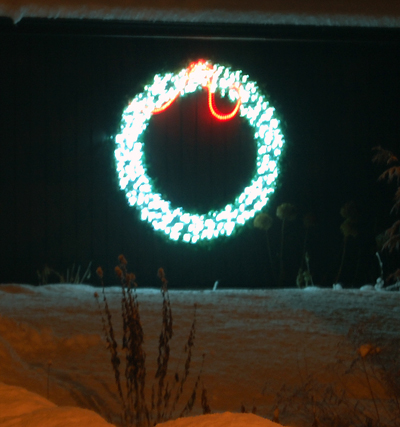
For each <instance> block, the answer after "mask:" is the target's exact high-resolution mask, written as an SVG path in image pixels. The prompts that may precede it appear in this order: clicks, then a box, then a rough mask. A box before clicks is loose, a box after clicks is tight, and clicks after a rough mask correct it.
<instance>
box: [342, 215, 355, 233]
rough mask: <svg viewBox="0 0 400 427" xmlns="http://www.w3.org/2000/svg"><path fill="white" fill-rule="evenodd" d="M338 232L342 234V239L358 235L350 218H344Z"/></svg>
mask: <svg viewBox="0 0 400 427" xmlns="http://www.w3.org/2000/svg"><path fill="white" fill-rule="evenodd" d="M340 230H341V232H342V233H343V236H344V237H349V236H352V237H357V235H358V229H357V224H356V223H355V222H354V221H352V220H351V219H350V218H346V219H345V220H344V221H343V223H342V225H341V226H340Z"/></svg>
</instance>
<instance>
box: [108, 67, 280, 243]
mask: <svg viewBox="0 0 400 427" xmlns="http://www.w3.org/2000/svg"><path fill="white" fill-rule="evenodd" d="M201 89H206V90H207V91H208V106H209V108H210V112H211V114H212V115H213V116H214V117H215V118H216V119H218V120H229V119H231V118H233V117H234V116H235V115H236V114H239V115H240V116H241V117H243V118H245V119H246V120H247V122H248V123H249V124H250V126H251V127H252V128H253V130H254V141H255V143H256V148H257V158H256V173H255V175H254V176H253V177H252V179H251V181H250V183H249V185H248V186H247V187H245V188H244V189H243V191H242V192H241V193H240V194H239V195H238V196H237V197H236V198H235V200H234V201H233V202H232V203H229V204H227V205H226V206H225V207H224V208H223V209H221V210H211V211H209V212H207V213H204V214H193V213H189V212H185V210H184V209H183V208H181V207H172V206H171V203H170V202H169V201H167V200H164V199H163V198H162V196H161V195H160V194H159V193H157V192H156V191H155V190H154V187H153V183H152V180H151V178H150V177H149V175H148V173H147V168H146V165H145V162H144V151H143V147H144V144H143V142H142V141H143V138H142V137H143V133H144V132H145V130H146V127H147V125H148V123H149V121H150V119H151V117H152V115H153V114H157V113H161V112H162V111H164V110H165V109H166V108H168V107H169V106H170V105H171V104H172V103H173V102H174V101H175V99H176V98H177V97H178V96H185V95H186V94H189V93H193V92H195V91H197V90H201ZM216 91H219V92H220V94H221V96H223V97H224V96H228V97H229V99H230V101H231V102H232V103H234V107H233V110H232V112H231V113H229V114H221V113H219V112H218V111H217V108H216V106H215V102H214V94H215V92H216ZM115 143H116V149H115V160H116V168H117V172H118V176H119V184H120V188H121V189H122V190H124V191H125V193H126V197H127V200H128V203H129V204H130V205H131V206H137V207H138V208H139V209H140V211H141V219H142V220H144V221H148V222H149V223H150V224H151V225H152V226H153V228H154V229H155V230H159V231H162V232H164V233H165V234H166V235H167V236H168V237H169V238H171V239H172V240H177V241H178V240H179V241H183V242H188V243H196V242H199V241H202V240H211V239H213V238H216V237H219V236H222V235H225V236H230V235H231V234H232V232H233V231H234V230H235V228H236V227H238V226H241V225H244V224H245V222H246V221H247V220H249V219H251V218H253V217H254V215H255V214H256V213H257V212H258V211H260V210H261V209H262V208H263V207H264V206H265V205H266V204H267V202H268V200H269V198H270V196H271V194H272V193H273V192H274V188H275V182H276V179H277V177H278V160H279V157H280V155H281V152H282V148H283V145H284V138H283V135H282V132H281V130H280V127H279V120H278V119H277V118H276V116H275V109H274V108H273V107H272V106H271V105H270V103H269V102H268V100H267V99H266V98H265V96H264V95H262V94H261V93H260V92H259V89H258V86H257V84H256V83H255V82H253V81H251V80H250V79H249V77H248V76H247V75H243V74H242V72H241V71H231V70H230V69H229V68H226V67H224V66H222V65H219V64H211V63H210V62H208V61H203V60H200V61H197V62H193V63H192V64H190V65H189V66H188V67H187V68H185V69H183V70H181V71H180V72H179V73H177V74H173V73H167V74H164V75H160V74H157V75H156V76H155V77H154V81H153V83H152V84H151V85H149V86H145V88H144V92H142V93H140V94H138V95H136V96H135V98H134V99H133V100H132V101H131V102H130V104H129V105H128V106H127V107H126V109H125V110H124V112H123V115H122V121H121V128H120V133H119V134H117V135H116V137H115Z"/></svg>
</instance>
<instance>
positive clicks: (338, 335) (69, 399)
mask: <svg viewBox="0 0 400 427" xmlns="http://www.w3.org/2000/svg"><path fill="white" fill-rule="evenodd" d="M95 291H97V292H99V289H98V288H94V287H91V286H88V285H65V284H61V285H46V286H41V287H35V286H29V285H14V284H3V285H0V425H4V426H39V425H40V426H43V425H46V426H53V425H54V426H56V425H57V426H66V425H71V426H72V425H79V423H80V422H81V424H80V425H85V426H105V425H107V422H110V423H117V421H118V414H119V408H120V406H119V403H118V397H117V393H116V387H115V384H114V374H113V371H112V369H111V364H110V358H109V354H108V352H107V349H106V347H105V342H104V339H103V333H102V326H101V319H100V314H99V311H98V307H97V304H96V300H95V298H94V292H95ZM100 294H101V293H100ZM106 294H107V298H108V301H109V304H110V309H111V311H112V313H113V321H114V324H115V330H116V331H120V330H121V319H120V303H121V291H120V288H119V287H112V288H107V289H106ZM138 298H139V301H140V312H141V318H142V324H143V328H144V332H145V339H146V352H147V363H148V366H147V371H148V375H147V377H148V383H149V385H150V387H151V384H152V381H153V378H154V372H155V366H156V359H157V343H158V334H159V332H160V330H161V303H162V299H161V293H160V292H159V291H158V290H152V289H139V290H138ZM170 299H171V306H172V314H173V321H174V337H173V339H172V347H171V362H170V367H171V374H173V373H174V372H175V371H176V370H178V371H180V372H181V371H182V369H183V364H184V360H185V358H184V352H183V348H184V345H185V343H186V340H187V336H188V333H189V329H190V326H191V323H192V320H193V313H194V304H197V326H196V341H195V347H194V358H193V361H192V366H191V375H190V377H191V380H192V383H190V381H189V388H190V384H193V382H194V380H195V379H196V377H197V374H198V372H199V369H200V366H201V361H202V354H203V353H204V354H205V363H204V368H203V375H202V381H203V383H204V386H205V388H206V390H207V394H208V399H209V405H210V407H211V410H212V412H213V413H214V414H212V415H208V416H198V417H196V418H195V419H194V420H193V419H192V420H185V419H183V420H177V421H174V422H172V423H169V424H168V423H167V426H168V427H186V426H188V425H190V426H202V425H207V426H216V427H222V426H235V427H241V426H257V427H258V426H259V427H261V426H263V427H271V426H272V425H274V424H272V423H271V422H270V421H268V420H266V419H264V418H261V417H260V416H262V417H268V418H270V419H271V418H272V413H273V408H274V399H275V396H276V393H277V392H278V391H279V390H280V389H281V387H282V385H284V384H286V385H289V386H293V385H296V384H300V382H301V378H304V377H305V375H306V374H310V373H315V374H316V375H318V378H319V379H320V380H321V381H326V382H331V381H334V378H333V375H334V373H333V372H332V371H330V370H327V369H326V367H327V366H328V365H329V364H330V363H331V362H333V361H334V360H335V356H336V355H337V352H338V349H340V351H342V352H343V351H344V350H343V349H347V350H346V351H347V353H346V354H350V357H352V356H351V355H352V354H354V357H356V356H357V353H356V349H353V348H352V347H351V346H350V343H349V342H348V340H347V338H346V335H347V332H348V330H349V327H350V326H351V325H354V324H357V323H359V322H360V321H362V320H366V319H369V318H371V316H376V318H377V319H381V323H379V326H378V322H377V328H380V329H379V333H380V334H381V335H382V336H384V335H387V336H396V334H397V336H398V334H399V332H398V331H399V330H400V292H385V291H381V292H378V291H368V290H366V291H361V290H332V289H312V290H300V289H284V290H218V291H215V292H213V291H211V290H210V291H170ZM9 386H13V387H11V388H10V387H9ZM16 387H22V388H23V389H25V390H26V391H21V390H20V389H18V388H16ZM358 392H359V393H360V396H361V395H362V394H363V393H364V395H365V390H364V391H363V390H361V389H360V390H355V393H356V394H357V393H358ZM356 397H357V396H356ZM361 397H362V396H361ZM242 405H244V406H245V407H246V408H247V409H249V410H251V408H252V407H253V406H255V407H256V408H257V414H258V415H260V416H257V417H256V416H254V415H252V414H240V413H239V412H240V410H241V406H242ZM79 408H80V409H79ZM83 409H89V410H91V411H94V412H96V413H97V414H99V415H100V416H101V417H102V418H103V419H104V420H106V421H103V420H101V419H100V418H99V417H98V416H97V414H95V413H94V412H92V413H89V412H88V411H84V410H83ZM34 410H35V411H36V412H33V413H32V411H34ZM226 412H228V413H226ZM27 413H29V414H30V415H29V416H28V415H27ZM215 413H218V414H219V415H215ZM223 413H226V414H224V415H222V414H223ZM24 414H25V415H24ZM200 414H201V408H200V406H199V405H197V406H195V408H194V411H193V413H192V414H191V415H193V416H197V415H200ZM43 417H44V418H43ZM85 417H86V418H85ZM44 419H45V420H46V424H43V420H44ZM50 419H54V420H58V421H57V422H56V421H54V422H53V423H51V422H50V421H49V420H50ZM232 419H234V420H235V422H234V423H230V422H231V421H232ZM28 420H29V422H28ZM79 420H81V421H79ZM83 420H85V421H84V422H83ZM47 421H48V422H47ZM189 421H190V422H189ZM74 422H75V424H74ZM280 422H281V423H282V424H288V425H292V426H295V425H296V419H295V417H293V416H292V418H290V417H289V418H287V419H282V418H281V419H280ZM202 423H203V424H202Z"/></svg>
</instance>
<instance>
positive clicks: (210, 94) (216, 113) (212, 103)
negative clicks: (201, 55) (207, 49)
mask: <svg viewBox="0 0 400 427" xmlns="http://www.w3.org/2000/svg"><path fill="white" fill-rule="evenodd" d="M197 65H202V66H203V67H206V69H207V70H212V66H211V65H209V64H206V62H205V61H203V60H200V61H198V62H192V63H191V64H190V65H189V67H188V68H187V72H186V83H187V82H188V80H189V78H190V74H191V73H192V72H193V71H194V70H195V68H196V66H197ZM211 82H212V76H211V77H210V78H209V79H208V81H207V84H206V85H205V86H203V87H205V88H206V89H207V90H208V108H209V109H210V112H211V114H212V115H213V116H214V117H215V118H216V119H218V120H222V121H224V120H230V119H233V117H235V116H236V114H237V112H238V111H239V108H240V105H241V99H240V93H239V88H240V86H239V87H238V86H235V87H234V89H235V90H236V91H237V93H238V95H239V97H238V100H237V101H236V105H235V108H234V109H233V110H232V111H231V112H230V113H229V114H221V113H220V112H219V111H217V109H216V106H215V93H214V92H212V91H211ZM179 95H180V92H177V94H176V95H175V96H174V97H173V98H171V99H170V100H169V101H167V102H166V103H165V104H163V105H162V106H161V107H160V108H155V109H154V110H153V111H152V113H153V114H159V113H162V112H163V111H165V110H166V109H167V108H168V107H169V106H170V105H171V104H172V103H173V102H174V101H175V100H176V99H177V98H178V96H179Z"/></svg>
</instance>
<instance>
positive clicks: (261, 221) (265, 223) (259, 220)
mask: <svg viewBox="0 0 400 427" xmlns="http://www.w3.org/2000/svg"><path fill="white" fill-rule="evenodd" d="M272 221H273V219H272V217H271V215H268V214H267V213H263V212H261V213H259V214H258V215H256V217H255V218H254V221H253V225H254V227H255V228H259V229H261V230H265V231H268V230H269V229H270V228H271V226H272Z"/></svg>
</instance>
